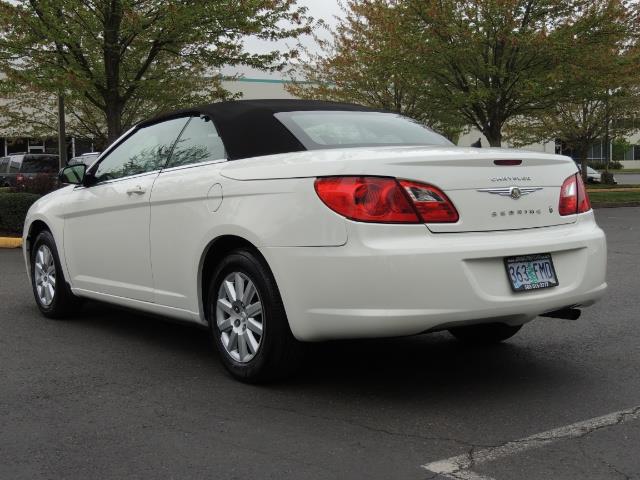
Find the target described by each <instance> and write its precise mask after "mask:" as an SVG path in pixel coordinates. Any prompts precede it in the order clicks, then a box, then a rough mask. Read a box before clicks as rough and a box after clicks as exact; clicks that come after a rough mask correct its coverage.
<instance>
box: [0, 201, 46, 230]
mask: <svg viewBox="0 0 640 480" xmlns="http://www.w3.org/2000/svg"><path fill="white" fill-rule="evenodd" d="M39 198H40V195H36V194H34V193H0V230H3V231H5V232H8V233H16V234H20V233H22V227H23V226H24V219H25V217H26V216H27V211H28V210H29V207H30V206H31V205H32V204H33V203H34V202H35V201H36V200H38V199H39Z"/></svg>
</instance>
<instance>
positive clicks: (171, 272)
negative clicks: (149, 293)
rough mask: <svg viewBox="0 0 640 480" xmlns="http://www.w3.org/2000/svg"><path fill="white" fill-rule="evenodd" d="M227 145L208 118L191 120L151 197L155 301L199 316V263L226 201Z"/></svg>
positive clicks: (193, 118) (157, 181)
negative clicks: (223, 176)
mask: <svg viewBox="0 0 640 480" xmlns="http://www.w3.org/2000/svg"><path fill="white" fill-rule="evenodd" d="M224 162H226V152H225V148H224V145H223V143H222V140H221V138H220V136H219V135H218V132H217V130H216V127H215V126H214V124H213V121H211V120H210V119H209V118H208V117H192V118H191V119H190V120H189V123H188V124H187V126H186V127H185V128H184V131H183V132H182V134H181V135H180V138H179V140H178V141H177V142H176V145H175V147H174V149H173V153H172V155H171V158H170V159H169V161H168V162H167V165H166V167H165V169H164V170H163V171H162V172H161V173H160V175H159V176H158V179H157V180H156V182H155V185H154V186H153V193H152V195H151V227H150V230H149V231H150V236H151V261H152V264H153V279H154V286H155V290H156V292H155V293H156V302H157V303H159V304H161V305H166V306H170V307H173V308H177V309H181V310H187V311H189V312H196V311H197V309H198V304H197V302H198V295H197V265H198V261H199V259H200V255H201V254H202V242H203V237H204V236H205V232H206V231H207V230H208V229H211V227H212V226H213V225H215V222H216V213H215V212H216V210H217V208H218V207H219V206H220V202H222V187H221V181H220V175H219V168H220V166H221V165H223V164H224Z"/></svg>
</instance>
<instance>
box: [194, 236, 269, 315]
mask: <svg viewBox="0 0 640 480" xmlns="http://www.w3.org/2000/svg"><path fill="white" fill-rule="evenodd" d="M239 248H246V249H247V250H250V251H251V252H252V253H254V254H255V255H256V256H257V257H258V259H259V260H260V261H261V262H262V263H263V264H264V266H265V267H266V268H267V269H268V270H269V272H270V273H271V276H272V277H274V276H273V271H272V270H271V267H270V266H269V264H268V262H267V260H266V259H265V258H264V255H262V253H261V252H260V250H259V249H258V247H256V246H255V245H254V244H253V243H252V242H250V241H249V240H247V239H246V238H243V237H240V236H238V235H220V236H218V237H216V238H214V239H213V240H211V241H210V242H209V243H208V244H207V246H206V247H205V249H204V251H203V252H202V255H201V257H200V262H199V264H198V304H199V307H200V308H199V310H200V320H201V322H202V323H204V324H207V323H208V320H207V315H206V310H205V305H206V304H207V298H206V295H207V290H208V289H207V284H208V281H209V278H210V277H211V274H212V273H213V270H214V269H215V268H216V266H217V265H218V263H220V261H221V260H222V259H223V258H224V257H225V256H226V255H227V254H228V253H229V252H231V251H233V250H237V249H239ZM274 278H275V277H274ZM274 281H275V280H274Z"/></svg>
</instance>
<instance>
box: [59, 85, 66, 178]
mask: <svg viewBox="0 0 640 480" xmlns="http://www.w3.org/2000/svg"><path fill="white" fill-rule="evenodd" d="M58 159H59V160H58V161H59V167H60V168H61V169H62V168H63V167H65V166H66V165H67V134H66V131H65V118H64V96H63V95H62V94H60V95H58Z"/></svg>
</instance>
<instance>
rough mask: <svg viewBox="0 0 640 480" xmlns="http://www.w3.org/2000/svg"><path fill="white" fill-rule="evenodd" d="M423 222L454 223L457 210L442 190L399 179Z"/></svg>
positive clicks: (456, 218) (456, 219)
mask: <svg viewBox="0 0 640 480" xmlns="http://www.w3.org/2000/svg"><path fill="white" fill-rule="evenodd" d="M399 182H400V185H402V187H403V188H404V191H405V192H407V194H408V195H409V198H410V199H411V202H412V203H413V206H414V207H415V208H416V210H417V211H418V214H419V215H420V217H421V218H422V221H423V222H424V223H456V222H457V221H458V218H459V216H458V211H457V210H456V207H454V206H453V203H451V200H449V198H448V197H447V196H446V195H445V194H444V192H443V191H442V190H440V189H439V188H436V187H434V186H433V185H427V184H424V183H418V182H411V181H409V180H399Z"/></svg>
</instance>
